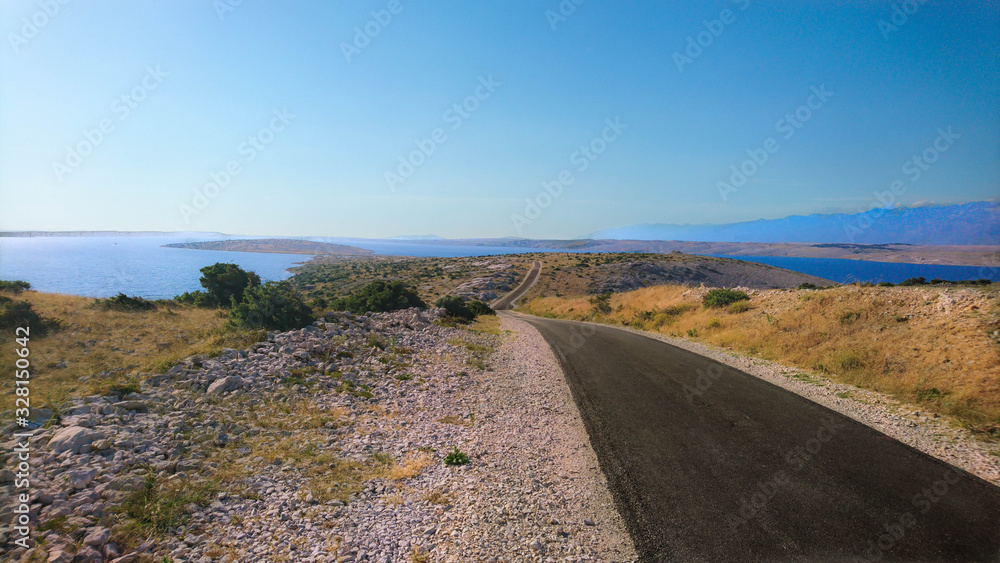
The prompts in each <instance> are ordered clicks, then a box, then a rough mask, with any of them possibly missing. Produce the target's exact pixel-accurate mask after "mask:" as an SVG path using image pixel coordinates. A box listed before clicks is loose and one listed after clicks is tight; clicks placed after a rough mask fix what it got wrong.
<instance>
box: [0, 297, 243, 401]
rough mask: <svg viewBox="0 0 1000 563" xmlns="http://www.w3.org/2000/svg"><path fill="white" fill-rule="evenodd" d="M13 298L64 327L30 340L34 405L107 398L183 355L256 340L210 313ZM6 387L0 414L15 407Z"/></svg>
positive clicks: (7, 358) (6, 350)
mask: <svg viewBox="0 0 1000 563" xmlns="http://www.w3.org/2000/svg"><path fill="white" fill-rule="evenodd" d="M15 298H16V299H24V300H27V301H28V302H30V303H31V304H32V306H33V307H34V309H35V310H36V311H37V312H38V313H39V314H41V315H42V316H43V317H46V318H56V319H59V320H60V321H62V327H61V328H60V329H58V330H55V331H52V332H50V333H49V334H48V335H46V336H41V337H39V336H36V337H33V338H31V341H30V348H31V364H32V377H33V379H34V381H35V384H34V387H33V389H35V391H34V393H33V395H32V396H33V398H34V399H35V401H33V402H34V403H35V404H36V405H37V406H42V405H43V404H46V403H47V404H50V405H51V404H58V403H60V402H62V401H64V400H65V399H66V398H67V397H69V396H73V395H75V394H78V393H101V392H107V391H108V390H109V389H110V388H111V387H112V386H115V385H121V384H123V383H127V382H128V381H130V376H134V375H135V374H138V373H140V372H148V373H162V372H163V371H166V369H168V368H169V367H170V366H171V365H173V364H174V363H176V362H177V361H178V360H180V359H182V358H185V357H187V356H190V355H193V354H205V355H214V354H217V353H218V352H219V351H221V350H222V348H225V347H232V348H240V347H246V346H248V345H249V344H251V343H253V342H255V341H257V340H258V338H259V337H260V336H261V335H260V334H254V333H237V332H231V331H227V330H224V329H223V326H224V325H225V323H226V320H227V319H226V317H225V313H224V312H220V311H219V310H215V309H197V308H193V307H183V306H179V305H170V306H162V305H161V306H160V307H159V308H158V309H157V310H155V311H136V312H123V311H109V310H103V309H100V308H97V307H94V306H93V299H89V298H86V297H76V296H71V295H59V294H53V293H39V292H35V291H26V292H24V293H21V294H20V295H19V296H16V297H15ZM14 359H15V357H14V348H13V347H11V346H3V347H0V365H6V366H13V365H14ZM61 363H62V364H65V366H66V367H59V366H60V364H61ZM102 373H104V375H101V374H102ZM81 378H84V379H83V380H82V381H81ZM11 381H12V379H11V378H5V379H4V380H3V381H0V394H2V398H0V409H5V408H10V407H11V406H12V403H13V393H10V392H7V391H8V389H7V388H8V387H9V386H10V385H11Z"/></svg>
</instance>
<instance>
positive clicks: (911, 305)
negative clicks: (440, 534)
mask: <svg viewBox="0 0 1000 563" xmlns="http://www.w3.org/2000/svg"><path fill="white" fill-rule="evenodd" d="M995 287H996V284H994V286H992V287H987V288H984V289H958V288H943V287H941V288H917V287H860V286H856V285H852V286H841V287H836V288H833V289H827V290H764V291H755V290H750V291H749V294H750V300H749V301H742V302H740V303H741V304H740V303H738V304H737V305H735V306H731V307H729V308H708V307H706V306H704V305H703V302H702V299H703V297H704V296H705V294H706V293H707V292H708V290H707V289H705V288H688V287H683V286H678V285H663V286H658V287H649V288H644V289H639V290H635V291H630V292H626V293H617V294H615V295H612V296H610V298H609V299H607V300H595V299H594V298H593V297H590V296H568V297H542V298H538V299H535V300H533V301H524V305H522V307H521V308H520V310H521V311H523V312H526V313H530V314H534V315H539V316H544V317H552V318H565V319H575V320H589V321H596V322H602V323H608V324H615V325H625V326H630V327H634V328H637V329H641V330H648V331H653V332H655V333H659V334H664V335H671V336H675V337H687V338H689V339H695V340H699V341H702V342H705V343H708V344H712V345H715V346H720V347H723V348H725V349H729V350H732V351H736V352H741V353H744V354H749V355H751V356H757V357H760V358H764V359H767V360H773V361H777V362H780V363H782V364H784V365H789V366H795V367H796V368H799V369H802V370H806V371H807V372H813V373H818V374H825V375H829V376H830V377H832V378H834V379H835V380H838V381H843V382H846V383H850V384H853V385H857V386H859V387H862V388H867V389H873V390H876V391H880V392H884V393H888V394H890V395H893V396H895V397H897V398H899V399H901V400H905V401H907V402H912V403H915V404H918V405H921V406H922V407H923V408H924V409H926V410H930V411H932V412H935V411H936V412H940V413H942V414H950V415H955V416H957V417H959V418H960V419H962V420H963V421H965V422H966V423H967V424H970V425H973V426H974V427H975V428H977V429H978V430H980V431H981V432H986V433H992V434H993V435H995V436H996V437H1000V293H998V292H997V290H996V289H995Z"/></svg>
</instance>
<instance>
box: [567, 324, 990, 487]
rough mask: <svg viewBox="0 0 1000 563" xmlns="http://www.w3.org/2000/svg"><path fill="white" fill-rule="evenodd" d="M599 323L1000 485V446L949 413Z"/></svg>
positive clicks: (764, 362)
mask: <svg viewBox="0 0 1000 563" xmlns="http://www.w3.org/2000/svg"><path fill="white" fill-rule="evenodd" d="M586 324H596V323H586ZM597 326H604V327H611V328H615V329H617V330H623V331H626V332H633V333H636V334H641V335H644V336H647V337H649V338H653V339H655V340H659V341H662V342H666V343H668V344H671V345H673V346H677V347H678V348H682V349H684V350H688V351H690V352H694V353H696V354H699V355H702V356H705V357H707V358H710V359H712V360H715V361H717V362H719V363H722V364H725V365H727V366H730V367H733V368H736V369H739V370H741V371H744V372H746V373H748V374H750V375H753V376H755V377H758V378H760V379H763V380H765V381H768V382H770V383H772V384H774V385H777V386H779V387H781V388H783V389H786V390H788V391H791V392H793V393H795V394H797V395H800V396H802V397H805V398H807V399H809V400H811V401H813V402H815V403H818V404H820V405H823V406H825V407H827V408H829V409H831V410H834V411H837V412H839V413H841V414H843V415H845V416H848V417H850V418H852V419H854V420H856V421H858V422H860V423H862V424H865V425H867V426H869V427H871V428H874V429H875V430H878V431H879V432H882V433H883V434H885V435H887V436H890V437H892V438H895V439H896V440H899V441H900V442H903V443H904V444H907V445H909V446H911V447H913V448H916V449H917V450H920V451H922V452H924V453H926V454H928V455H930V456H933V457H935V458H937V459H940V460H942V461H945V462H947V463H950V464H952V465H954V466H956V467H959V468H961V469H964V470H965V471H968V472H969V473H972V474H973V475H976V476H978V477H980V478H982V479H983V480H985V481H988V482H990V483H993V484H994V485H997V486H1000V444H997V443H988V442H984V441H982V440H981V439H978V438H977V437H976V436H975V435H974V434H973V433H972V432H970V431H968V430H966V429H964V428H962V427H961V426H960V425H959V424H958V423H957V422H956V421H954V420H951V419H949V418H947V417H941V416H939V415H936V414H934V413H929V412H925V411H921V410H920V409H919V407H915V406H914V405H910V404H906V403H902V402H900V401H897V400H896V399H893V398H892V397H889V396H887V395H884V394H882V393H879V392H877V391H870V390H866V389H860V388H858V387H855V386H853V385H847V384H844V383H839V382H836V381H833V380H831V379H830V378H827V377H825V376H823V375H821V374H816V373H813V372H806V371H804V370H801V369H798V368H794V367H789V366H785V365H782V364H780V363H777V362H772V361H769V360H764V359H761V358H755V357H752V356H746V355H743V354H738V353H735V352H733V351H731V350H728V349H723V348H719V347H716V346H711V345H707V344H703V343H700V342H694V341H691V340H686V339H683V338H675V337H671V336H667V335H663V334H658V333H654V332H647V331H642V330H637V329H633V328H630V327H622V326H615V325H603V324H597Z"/></svg>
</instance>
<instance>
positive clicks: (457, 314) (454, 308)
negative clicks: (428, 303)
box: [434, 295, 476, 321]
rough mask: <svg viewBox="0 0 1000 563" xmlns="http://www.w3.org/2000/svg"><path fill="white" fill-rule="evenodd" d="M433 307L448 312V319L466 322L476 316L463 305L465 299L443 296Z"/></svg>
mask: <svg viewBox="0 0 1000 563" xmlns="http://www.w3.org/2000/svg"><path fill="white" fill-rule="evenodd" d="M434 306H435V307H442V308H444V310H446V311H448V316H449V317H454V318H456V319H462V320H466V321H471V320H472V319H474V318H476V315H475V314H474V313H473V312H472V311H471V310H469V306H468V305H466V304H465V299H462V298H461V297H455V296H453V295H445V296H444V297H442V298H440V299H438V300H437V301H435V302H434Z"/></svg>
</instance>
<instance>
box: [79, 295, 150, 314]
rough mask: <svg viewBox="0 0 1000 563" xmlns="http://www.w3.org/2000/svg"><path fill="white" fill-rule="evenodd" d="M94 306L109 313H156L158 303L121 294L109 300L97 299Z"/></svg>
mask: <svg viewBox="0 0 1000 563" xmlns="http://www.w3.org/2000/svg"><path fill="white" fill-rule="evenodd" d="M94 304H95V305H97V306H98V307H100V308H102V309H106V310H108V311H155V310H156V303H153V302H152V301H150V300H148V299H143V298H142V297H138V296H135V295H133V296H132V297H129V296H128V295H125V294H124V293H119V294H118V295H115V296H113V297H109V298H107V299H95V300H94Z"/></svg>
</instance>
